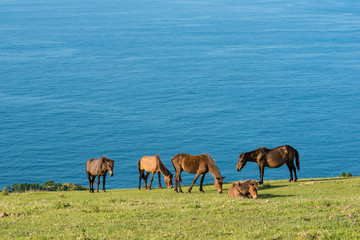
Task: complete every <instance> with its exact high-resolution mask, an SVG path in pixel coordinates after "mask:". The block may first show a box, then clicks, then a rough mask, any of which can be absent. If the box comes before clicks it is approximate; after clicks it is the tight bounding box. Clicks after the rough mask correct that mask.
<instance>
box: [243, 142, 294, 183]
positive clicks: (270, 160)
mask: <svg viewBox="0 0 360 240" xmlns="http://www.w3.org/2000/svg"><path fill="white" fill-rule="evenodd" d="M294 158H296V167H297V169H298V170H299V171H300V161H299V153H298V151H297V150H296V149H295V148H293V147H291V146H289V145H284V146H280V147H277V148H274V149H267V148H265V147H261V148H258V149H256V150H254V151H251V152H243V153H242V154H240V157H239V161H238V164H237V166H236V170H238V171H239V172H240V171H241V169H242V168H243V167H244V166H245V165H246V163H247V162H256V163H257V164H258V165H259V170H260V181H259V184H262V183H263V178H264V168H265V167H270V168H278V167H281V166H282V165H284V163H285V164H286V166H287V167H288V168H289V171H290V179H289V182H290V181H292V180H293V174H292V172H294V175H295V179H294V182H296V180H297V176H296V168H295V165H294Z"/></svg>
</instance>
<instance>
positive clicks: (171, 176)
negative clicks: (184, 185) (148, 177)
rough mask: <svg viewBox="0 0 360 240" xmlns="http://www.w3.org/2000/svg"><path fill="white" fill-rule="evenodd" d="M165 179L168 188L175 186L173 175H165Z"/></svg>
mask: <svg viewBox="0 0 360 240" xmlns="http://www.w3.org/2000/svg"><path fill="white" fill-rule="evenodd" d="M164 179H165V184H166V186H167V187H168V188H172V187H173V184H172V179H173V175H172V174H170V175H168V176H165V175H164Z"/></svg>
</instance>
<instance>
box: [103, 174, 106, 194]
mask: <svg viewBox="0 0 360 240" xmlns="http://www.w3.org/2000/svg"><path fill="white" fill-rule="evenodd" d="M105 178H106V173H105V175H104V176H103V191H104V192H106V191H105Z"/></svg>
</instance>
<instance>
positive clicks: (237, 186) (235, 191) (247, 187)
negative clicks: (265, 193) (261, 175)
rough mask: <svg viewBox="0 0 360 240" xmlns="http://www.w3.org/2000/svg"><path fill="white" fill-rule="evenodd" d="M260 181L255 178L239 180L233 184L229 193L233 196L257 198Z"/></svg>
mask: <svg viewBox="0 0 360 240" xmlns="http://www.w3.org/2000/svg"><path fill="white" fill-rule="evenodd" d="M257 191H258V183H257V182H256V181H255V180H245V181H243V182H241V181H237V182H234V183H232V184H231V186H230V188H229V191H228V195H229V197H232V198H251V197H252V198H255V199H256V198H257V197H258V195H257Z"/></svg>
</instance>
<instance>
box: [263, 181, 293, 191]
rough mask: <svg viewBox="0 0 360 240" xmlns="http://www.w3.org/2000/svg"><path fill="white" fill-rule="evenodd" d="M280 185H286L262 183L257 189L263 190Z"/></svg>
mask: <svg viewBox="0 0 360 240" xmlns="http://www.w3.org/2000/svg"><path fill="white" fill-rule="evenodd" d="M281 187H287V186H286V185H274V184H266V183H265V184H263V185H259V190H265V189H270V188H281Z"/></svg>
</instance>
